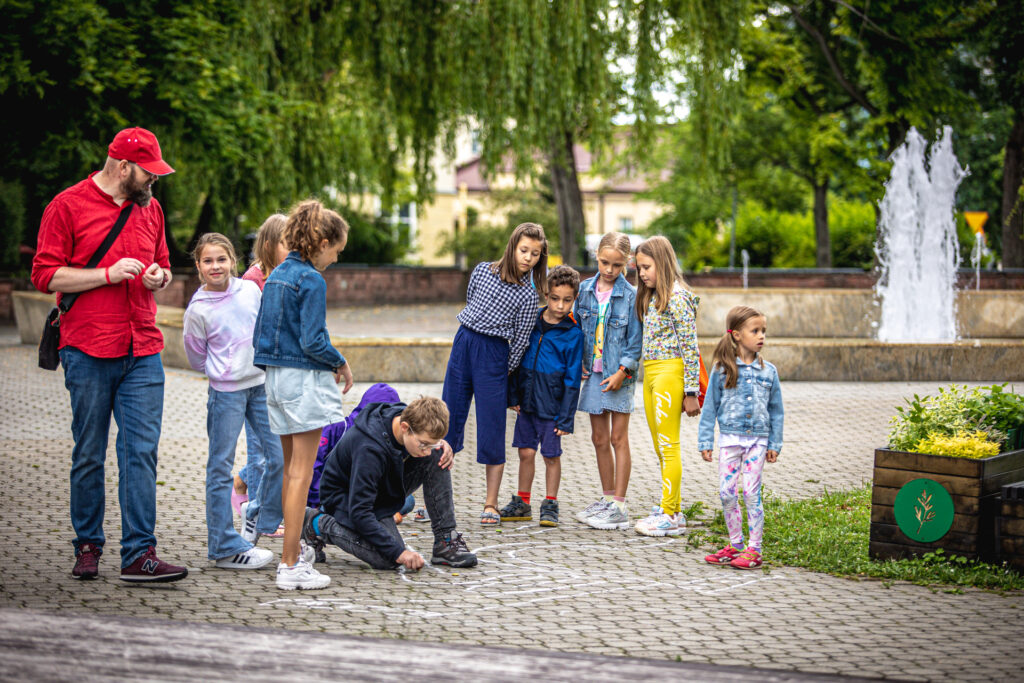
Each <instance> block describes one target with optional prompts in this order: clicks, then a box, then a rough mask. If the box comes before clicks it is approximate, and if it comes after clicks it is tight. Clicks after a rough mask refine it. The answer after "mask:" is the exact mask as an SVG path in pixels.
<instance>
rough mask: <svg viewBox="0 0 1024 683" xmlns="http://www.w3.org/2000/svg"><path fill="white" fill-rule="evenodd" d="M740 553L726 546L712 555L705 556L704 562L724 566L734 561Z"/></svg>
mask: <svg viewBox="0 0 1024 683" xmlns="http://www.w3.org/2000/svg"><path fill="white" fill-rule="evenodd" d="M740 552H742V551H740V550H736V548H733V547H732V546H731V545H727V546H725V547H724V548H722V549H721V550H719V551H718V552H717V553H715V554H714V555H705V556H704V561H705V562H707V563H708V564H722V565H725V564H729V563H730V562H732V561H733V560H735V559H736V558H737V557H738V556H739V554H740Z"/></svg>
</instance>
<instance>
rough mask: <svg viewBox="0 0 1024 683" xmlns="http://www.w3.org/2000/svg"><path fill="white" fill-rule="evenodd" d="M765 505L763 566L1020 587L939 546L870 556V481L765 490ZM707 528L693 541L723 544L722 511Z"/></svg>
mask: <svg viewBox="0 0 1024 683" xmlns="http://www.w3.org/2000/svg"><path fill="white" fill-rule="evenodd" d="M740 499H741V500H742V496H741V498H740ZM764 506H765V524H764V544H763V546H764V547H763V552H764V558H765V566H766V567H767V566H769V565H770V566H776V567H778V566H783V565H784V566H790V567H803V568H805V569H810V570H812V571H816V572H824V573H826V574H832V575H835V576H843V577H850V578H861V577H864V578H874V579H882V580H884V581H908V582H910V583H916V584H919V585H926V586H932V585H938V586H950V587H953V590H952V591H950V592H957V589H958V588H959V587H966V586H972V587H975V588H984V589H988V590H1022V589H1024V574H1018V573H1016V572H1014V571H1012V570H1010V569H1008V568H1006V567H1003V566H999V565H992V564H986V563H984V562H977V561H974V560H968V559H967V558H964V557H959V556H954V555H949V554H947V553H944V552H943V551H942V550H937V551H935V552H933V553H927V554H926V555H924V556H923V557H920V558H915V559H910V560H872V559H870V558H869V557H868V536H869V531H870V526H871V484H865V485H864V486H862V487H860V488H856V489H852V490H849V491H838V492H829V491H826V492H825V494H824V495H823V496H821V497H819V498H811V499H807V500H794V501H786V500H782V499H780V498H778V497H776V496H774V495H772V494H771V493H770V492H766V493H765V496H764ZM745 517H746V514H745V513H744V518H745ZM707 532H709V533H706V534H705V533H702V534H700V538H699V539H694V540H695V541H696V543H697V544H700V545H704V544H705V543H706V544H707V545H706V546H705V547H710V548H713V549H716V550H717V549H718V548H720V547H722V546H723V545H725V543H726V542H727V539H728V532H727V531H726V528H725V519H724V517H723V516H722V512H721V511H718V512H717V513H716V514H715V517H714V519H713V520H712V521H711V522H710V523H709V525H708V527H707Z"/></svg>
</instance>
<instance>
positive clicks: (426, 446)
mask: <svg viewBox="0 0 1024 683" xmlns="http://www.w3.org/2000/svg"><path fill="white" fill-rule="evenodd" d="M440 447H441V443H440V442H438V443H425V442H423V441H420V440H419V439H417V440H416V448H418V449H419V450H420V452H421V453H422V452H427V453H432V452H434V451H435V450H437V449H438V448H440Z"/></svg>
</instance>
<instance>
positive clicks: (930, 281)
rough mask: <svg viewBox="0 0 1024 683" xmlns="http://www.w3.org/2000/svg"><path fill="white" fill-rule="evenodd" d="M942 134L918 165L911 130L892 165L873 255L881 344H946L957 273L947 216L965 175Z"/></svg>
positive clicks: (920, 143)
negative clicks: (876, 278)
mask: <svg viewBox="0 0 1024 683" xmlns="http://www.w3.org/2000/svg"><path fill="white" fill-rule="evenodd" d="M952 134H953V130H952V128H950V127H949V126H944V127H943V129H942V135H941V137H940V138H939V139H938V140H936V141H935V142H934V143H933V144H932V146H931V150H930V152H929V154H928V159H927V162H926V160H925V149H926V147H927V142H926V141H925V139H924V138H923V137H921V134H920V133H918V132H917V130H916V129H914V128H911V129H910V132H908V133H907V139H906V141H905V142H904V143H903V145H901V146H900V148H899V149H897V150H896V151H895V152H894V153H893V155H892V157H891V160H892V174H891V176H890V177H889V182H887V183H886V184H885V197H884V198H883V199H882V203H881V217H880V223H879V229H878V241H877V242H876V243H875V253H876V254H877V256H878V263H879V269H880V274H879V278H878V284H876V285H875V292H876V295H877V297H878V299H879V301H880V303H881V319H880V320H879V324H878V338H879V340H881V341H888V342H908V341H953V340H955V339H956V338H957V330H956V292H955V284H956V271H957V267H958V266H959V264H960V255H959V245H958V243H957V238H956V218H955V215H954V212H953V204H954V199H955V197H956V188H957V186H958V185H960V181H962V180H963V179H964V177H965V176H966V175H967V173H968V171H967V170H966V169H964V168H961V166H960V163H959V162H958V161H957V159H956V156H955V155H954V154H953V143H952Z"/></svg>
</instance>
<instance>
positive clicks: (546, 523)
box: [540, 519, 558, 526]
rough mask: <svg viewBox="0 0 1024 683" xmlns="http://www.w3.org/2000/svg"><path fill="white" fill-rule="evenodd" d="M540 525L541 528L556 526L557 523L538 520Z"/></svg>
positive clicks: (548, 520)
mask: <svg viewBox="0 0 1024 683" xmlns="http://www.w3.org/2000/svg"><path fill="white" fill-rule="evenodd" d="M540 525H541V526H558V522H553V521H551V520H550V519H542V520H540Z"/></svg>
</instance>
